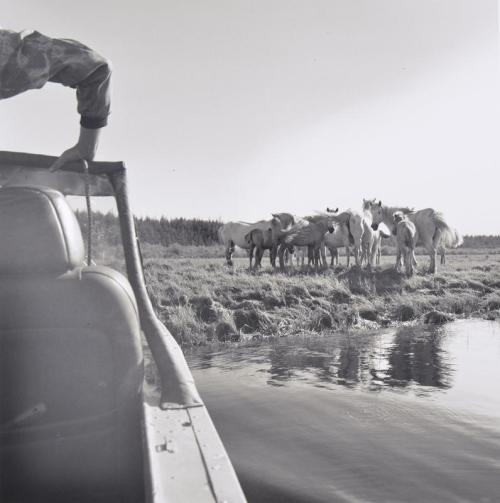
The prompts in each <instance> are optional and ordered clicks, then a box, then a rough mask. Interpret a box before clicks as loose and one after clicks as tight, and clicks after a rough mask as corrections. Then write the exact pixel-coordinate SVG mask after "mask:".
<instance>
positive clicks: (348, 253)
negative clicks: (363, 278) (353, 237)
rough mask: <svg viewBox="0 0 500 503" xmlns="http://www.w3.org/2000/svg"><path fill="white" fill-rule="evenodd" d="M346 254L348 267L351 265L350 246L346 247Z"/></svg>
mask: <svg viewBox="0 0 500 503" xmlns="http://www.w3.org/2000/svg"><path fill="white" fill-rule="evenodd" d="M345 254H346V256H347V267H349V264H350V262H351V248H350V247H349V246H346V247H345Z"/></svg>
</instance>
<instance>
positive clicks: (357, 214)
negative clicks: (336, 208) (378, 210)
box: [327, 208, 375, 267]
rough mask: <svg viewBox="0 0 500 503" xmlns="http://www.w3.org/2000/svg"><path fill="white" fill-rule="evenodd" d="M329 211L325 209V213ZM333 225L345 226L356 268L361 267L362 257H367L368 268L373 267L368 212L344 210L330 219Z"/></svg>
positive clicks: (369, 216) (364, 210)
mask: <svg viewBox="0 0 500 503" xmlns="http://www.w3.org/2000/svg"><path fill="white" fill-rule="evenodd" d="M330 211H331V210H330V209H329V208H327V212H330ZM332 218H333V221H334V222H335V223H338V224H340V225H346V226H347V228H348V229H349V234H350V236H351V237H352V243H353V244H354V260H355V262H356V265H357V266H361V259H362V257H363V255H366V256H367V257H368V267H371V266H372V265H373V261H374V256H373V253H372V249H373V240H374V232H375V231H374V230H373V229H372V223H373V219H372V215H371V213H370V211H368V210H367V209H366V208H363V210H362V211H357V210H351V209H349V210H346V211H343V212H342V213H339V214H338V215H335V216H333V217H332Z"/></svg>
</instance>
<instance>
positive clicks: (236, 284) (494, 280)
mask: <svg viewBox="0 0 500 503" xmlns="http://www.w3.org/2000/svg"><path fill="white" fill-rule="evenodd" d="M427 262H428V259H427V258H424V257H421V258H420V267H419V269H418V272H417V274H416V275H415V276H413V277H412V278H406V277H405V276H404V275H402V274H398V273H396V272H395V271H394V269H393V267H392V265H393V263H394V257H391V256H388V257H383V260H382V265H381V266H380V267H377V268H375V269H374V271H373V272H368V271H366V270H360V269H358V268H349V269H348V268H346V267H345V266H342V265H341V266H338V267H335V268H334V269H332V268H329V269H327V270H325V271H321V272H320V273H318V274H316V273H311V272H308V271H307V270H306V269H297V268H295V269H292V270H291V271H289V272H288V273H287V274H282V273H279V272H275V271H272V270H271V269H270V268H269V267H267V266H266V267H264V268H263V269H262V270H261V271H259V272H256V273H254V272H249V271H248V269H247V260H245V259H240V260H237V261H236V265H235V267H234V268H228V267H227V266H225V265H224V263H223V260H222V259H220V258H218V259H169V260H166V259H163V258H157V257H155V258H147V257H146V259H145V275H146V281H147V284H148V290H149V293H150V296H151V299H152V301H153V304H154V306H155V308H156V310H157V312H158V314H159V316H160V318H161V320H162V321H163V322H164V323H165V324H166V326H167V327H168V329H169V330H170V331H171V332H172V334H173V335H174V337H175V338H176V339H177V340H178V341H179V342H180V343H181V344H182V345H196V344H204V343H206V342H211V341H217V340H218V341H239V340H245V339H249V338H254V337H268V336H278V337H279V336H287V335H296V334H301V333H321V332H332V331H338V330H347V329H376V328H381V327H387V326H396V325H401V324H417V323H439V322H444V321H448V320H451V319H454V318H465V317H483V318H488V319H496V318H500V256H499V255H484V254H467V255H465V254H464V255H455V256H452V257H448V264H447V265H445V266H443V267H441V269H440V271H439V272H438V273H437V274H436V275H430V274H427V273H425V271H424V267H425V266H427Z"/></svg>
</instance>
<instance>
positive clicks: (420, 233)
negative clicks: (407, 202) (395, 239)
mask: <svg viewBox="0 0 500 503" xmlns="http://www.w3.org/2000/svg"><path fill="white" fill-rule="evenodd" d="M364 205H366V207H367V208H369V211H370V213H371V215H372V218H373V223H374V224H380V223H381V222H383V223H384V224H385V225H387V226H388V227H391V226H392V225H394V217H393V215H394V213H395V212H396V211H402V212H403V214H405V215H407V216H408V219H409V220H410V221H411V222H413V223H414V224H415V228H416V235H415V245H416V246H419V245H421V246H424V247H425V248H426V250H427V252H428V254H429V257H430V268H429V270H430V272H431V273H432V274H434V273H436V270H437V265H436V253H437V250H438V248H439V246H440V245H441V243H442V242H444V241H443V239H444V240H445V241H446V240H448V239H452V236H453V230H452V229H451V228H450V226H449V225H448V223H447V222H446V221H445V219H444V217H443V215H442V214H441V213H440V212H439V211H436V210H435V209H433V208H425V209H422V210H417V211H415V210H414V209H413V208H408V207H400V206H399V207H398V206H386V205H383V204H382V201H379V202H378V203H377V202H376V200H375V199H372V200H364Z"/></svg>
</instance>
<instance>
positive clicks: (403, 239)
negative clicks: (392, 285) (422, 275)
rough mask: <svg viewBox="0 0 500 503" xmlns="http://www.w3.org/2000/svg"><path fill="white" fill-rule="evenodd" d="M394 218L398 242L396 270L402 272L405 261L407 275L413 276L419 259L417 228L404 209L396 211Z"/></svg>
mask: <svg viewBox="0 0 500 503" xmlns="http://www.w3.org/2000/svg"><path fill="white" fill-rule="evenodd" d="M393 218H394V226H395V228H394V230H395V232H396V239H397V244H398V254H397V258H396V270H397V271H398V272H401V265H402V264H401V262H402V261H404V265H405V270H406V275H407V276H412V275H413V267H414V266H416V265H417V259H416V258H415V237H416V234H417V228H416V226H415V224H414V223H413V222H412V221H411V220H410V219H409V215H408V214H405V213H403V212H402V211H396V212H395V213H394V215H393Z"/></svg>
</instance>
